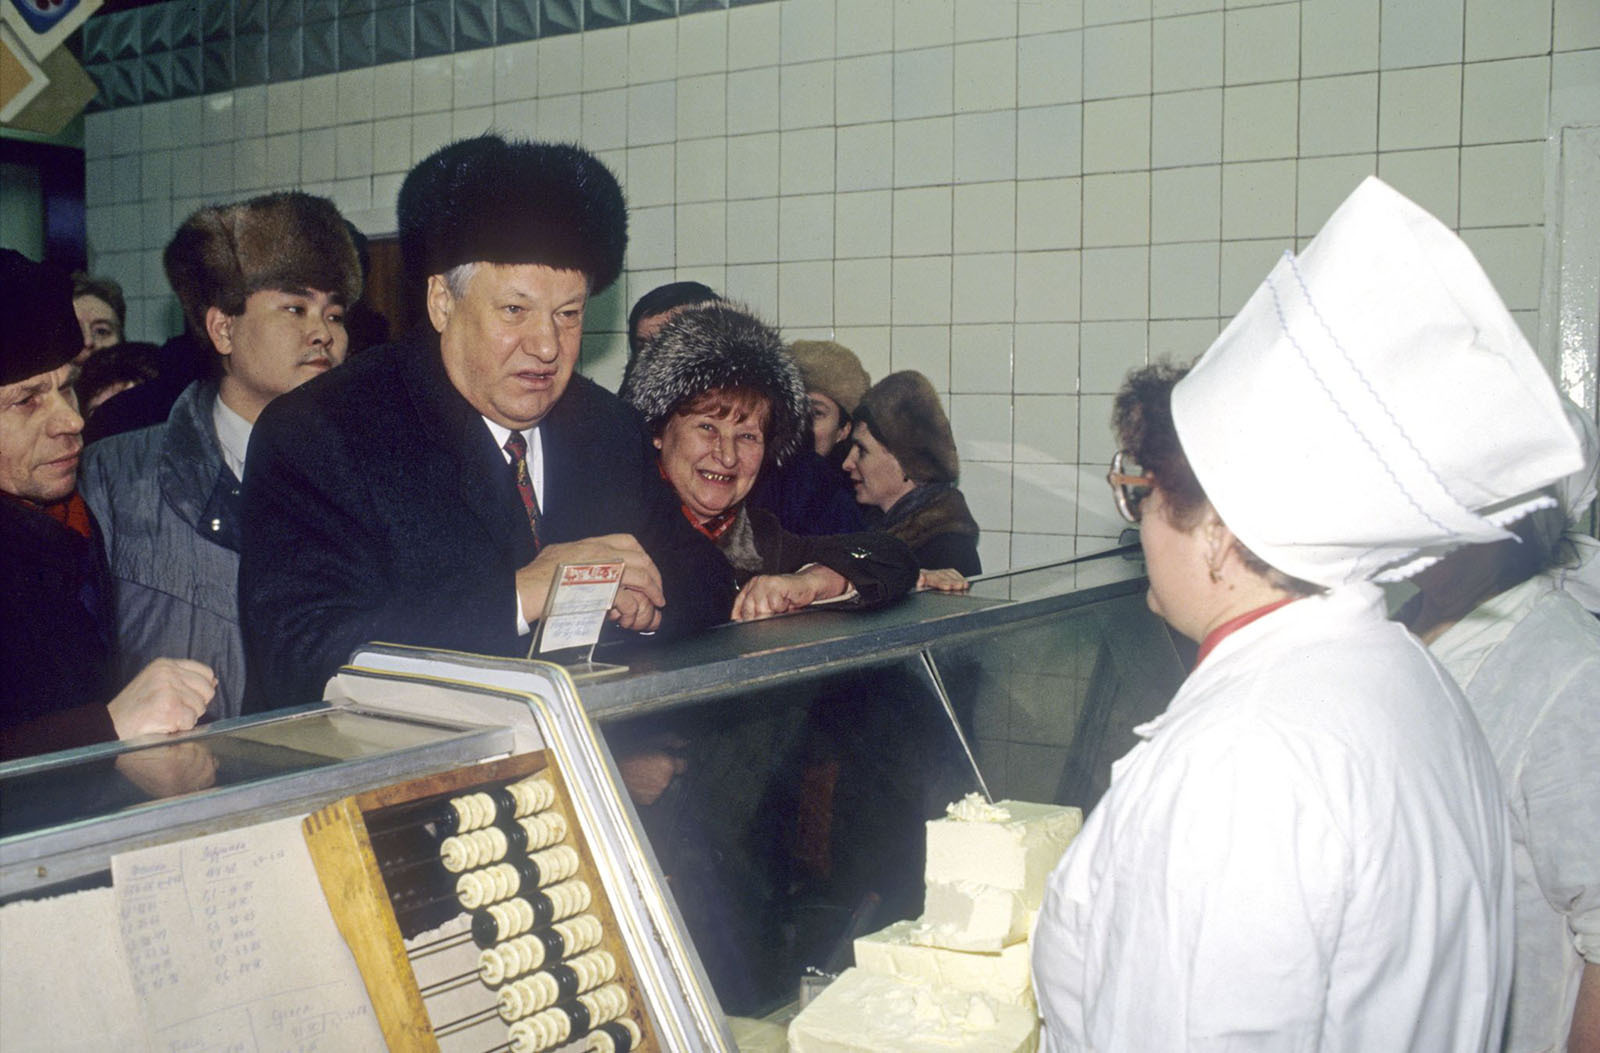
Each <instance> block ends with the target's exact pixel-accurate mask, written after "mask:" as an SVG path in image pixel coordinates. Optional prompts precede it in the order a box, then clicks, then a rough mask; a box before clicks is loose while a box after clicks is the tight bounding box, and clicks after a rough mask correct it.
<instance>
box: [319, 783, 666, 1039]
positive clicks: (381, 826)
mask: <svg viewBox="0 0 1600 1053" xmlns="http://www.w3.org/2000/svg"><path fill="white" fill-rule="evenodd" d="M546 786H547V787H548V789H546V788H545V787H546ZM573 815H574V811H573V807H572V799H571V797H570V795H569V791H568V787H567V784H566V782H565V780H564V779H563V778H562V776H561V773H560V771H559V770H558V769H557V768H556V767H555V765H552V764H549V763H548V762H547V759H546V756H545V754H544V753H542V752H539V753H527V754H521V755H518V756H514V757H508V758H505V759H503V760H499V761H493V762H490V763H488V764H481V765H472V766H468V767H465V768H458V769H456V770H454V771H448V772H442V773H439V774H436V775H430V776H427V777H424V778H421V779H416V780H413V781H411V782H406V783H399V784H396V785H393V786H386V787H382V788H380V789H377V790H372V791H369V792H367V793H363V794H357V795H356V796H354V797H346V798H344V799H342V800H339V801H336V802H334V803H333V804H330V805H328V806H327V807H325V808H323V809H321V810H320V811H318V812H315V813H313V814H312V815H309V816H307V817H306V819H305V821H304V823H303V824H302V826H303V829H304V832H305V839H306V844H307V846H308V848H309V850H310V853H311V858H312V861H313V862H314V863H315V865H316V868H317V876H318V879H319V880H320V881H321V883H322V889H323V893H324V895H325V896H326V898H327V900H328V905H329V907H330V909H331V910H332V913H333V917H334V921H335V922H336V924H337V925H338V927H339V931H340V933H341V934H342V935H343V936H344V938H345V942H346V943H348V944H349V946H350V950H351V953H352V954H353V955H354V957H355V960H356V964H357V966H358V967H359V968H360V970H361V975H362V979H363V981H364V982H365V984H366V988H367V993H368V995H369V996H370V997H371V999H372V1005H373V1011H374V1013H375V1015H376V1017H377V1019H378V1023H379V1026H380V1027H381V1028H382V1030H383V1035H384V1039H385V1041H386V1042H387V1044H388V1046H389V1049H390V1050H419V1051H429V1053H431V1051H445V1053H455V1051H462V1053H467V1051H471V1053H479V1051H485V1050H496V1049H506V1048H510V1049H512V1050H513V1051H516V1053H542V1051H545V1050H568V1049H570V1050H584V1051H594V1053H625V1051H626V1053H632V1051H635V1050H645V1051H651V1053H654V1051H656V1050H657V1049H658V1048H659V1047H658V1043H657V1041H656V1040H655V1038H654V1035H653V1030H652V1028H651V1026H650V1020H649V1016H648V1014H647V1012H646V1010H645V1003H644V1000H643V998H642V997H641V990H640V986H639V982H638V978H637V974H636V972H635V969H634V965H633V962H632V959H631V958H630V956H629V953H628V949H627V947H626V946H625V945H624V944H623V942H622V940H621V938H620V936H619V933H620V932H621V929H620V928H619V926H618V924H617V918H616V916H615V914H614V912H613V910H612V907H611V903H610V901H609V900H608V898H607V896H606V893H605V886H604V884H603V883H602V882H601V880H600V875H599V872H598V871H597V869H596V867H595V860H594V855H593V853H592V852H591V851H590V849H589V847H588V844H587V842H586V840H585V838H584V835H583V832H582V830H580V829H579V828H578V825H577V824H576V823H575V822H573V821H572V816H573ZM441 852H443V853H444V854H445V855H446V856H448V857H449V858H448V860H445V859H441V858H440V853H441ZM450 879H454V880H453V881H451V880H450ZM452 884H453V885H454V886H455V887H451V885H452ZM530 885H531V886H537V888H535V889H532V890H530V887H529V886H530ZM458 890H459V892H458ZM464 902H465V903H470V904H473V907H472V908H469V907H467V906H465V905H464ZM591 918H592V919H593V921H591V920H589V919H591ZM596 922H597V923H598V924H595V923H596ZM480 948H485V951H480ZM488 948H499V950H498V951H497V952H496V953H486V951H487V949H488ZM491 980H492V981H493V983H491V982H490V981H491ZM508 1024H509V1029H508Z"/></svg>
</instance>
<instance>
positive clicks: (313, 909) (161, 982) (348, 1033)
mask: <svg viewBox="0 0 1600 1053" xmlns="http://www.w3.org/2000/svg"><path fill="white" fill-rule="evenodd" d="M111 873H112V883H113V887H114V890H115V893H116V903H117V910H118V915H119V918H120V924H121V930H122V937H123V943H124V946H125V947H126V951H127V956H128V965H129V968H130V971H131V973H132V977H133V987H134V990H135V991H136V992H137V994H138V997H139V1001H140V1002H141V1003H142V1004H143V1006H144V1010H145V1017H146V1020H147V1022H148V1028H149V1031H150V1033H151V1035H152V1036H153V1037H154V1039H155V1045H156V1048H158V1049H162V1050H170V1051H178V1050H189V1049H207V1050H234V1049H239V1050H252V1051H260V1053H267V1051H276V1050H285V1051H287V1050H295V1051H306V1050H314V1049H323V1050H340V1051H343V1050H369V1049H370V1050H381V1049H383V1037H382V1034H381V1033H380V1031H379V1030H378V1024H377V1021H376V1019H375V1018H374V1016H373V1013H372V1005H371V1002H370V1001H369V1000H368V998H367V994H366V989H365V988H364V987H363V986H362V983H361V975H360V972H359V971H358V970H357V968H356V965H355V960H354V959H353V958H352V957H351V955H350V951H349V948H348V947H347V946H346V945H345V942H344V940H343V938H342V937H340V935H339V931H338V929H337V928H336V927H335V925H334V921H333V916H332V914H331V913H330V912H329V910H328V905H327V901H326V900H325V899H324V898H323V895H322V887H321V886H320V885H319V884H318V882H317V876H316V871H315V869H314V867H313V866H312V863H311V857H310V855H309V854H308V852H307V851H306V847H305V841H304V840H303V839H302V837H301V833H300V820H299V819H298V818H290V819H282V820H278V821H276V822H272V823H264V824H261V825H259V826H253V827H247V828H244V829H240V830H233V831H229V832H227V833H224V834H216V835H213V836H210V837H202V838H196V839H194V840H190V841H184V842H180V843H178V844H174V845H165V846H162V847H159V848H150V849H143V850H140V851H137V852H129V853H125V854H123V855H119V856H115V857H113V859H112V861H111Z"/></svg>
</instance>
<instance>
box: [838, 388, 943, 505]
mask: <svg viewBox="0 0 1600 1053" xmlns="http://www.w3.org/2000/svg"><path fill="white" fill-rule="evenodd" d="M855 417H856V420H858V421H862V422H864V423H865V424H866V425H867V427H868V428H870V429H872V434H873V435H874V436H876V437H877V439H878V441H879V442H881V443H883V444H884V445H885V446H887V447H888V448H889V452H890V453H892V454H894V457H895V460H897V461H899V462H900V467H901V469H902V470H904V472H905V473H906V476H907V478H909V479H912V480H914V481H916V482H919V483H953V482H955V481H956V479H957V478H958V477H960V475H961V461H960V459H959V458H958V457H957V456H956V440H955V436H954V435H952V434H951V433H950V419H949V418H948V417H946V416H945V415H944V407H943V406H941V405H940V404H939V393H938V392H937V391H935V390H933V384H932V383H931V382H930V381H929V380H928V378H927V377H925V376H923V375H922V374H921V373H918V372H917V371H916V370H914V369H907V370H903V371H901V372H899V373H890V374H889V375H888V376H886V377H884V378H883V379H882V380H880V381H878V382H877V383H876V384H874V385H873V386H872V387H871V389H870V390H868V391H867V393H866V394H865V395H863V396H862V397H861V404H860V405H859V406H857V407H856V413H855Z"/></svg>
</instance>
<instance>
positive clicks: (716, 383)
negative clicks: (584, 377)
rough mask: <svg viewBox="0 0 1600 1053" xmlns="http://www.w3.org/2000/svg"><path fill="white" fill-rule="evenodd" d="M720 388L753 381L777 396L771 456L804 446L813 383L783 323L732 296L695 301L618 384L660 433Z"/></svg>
mask: <svg viewBox="0 0 1600 1053" xmlns="http://www.w3.org/2000/svg"><path fill="white" fill-rule="evenodd" d="M717 388H748V389H750V390H752V391H757V392H760V393H761V394H763V395H765V396H766V397H767V398H768V400H770V401H771V403H772V418H771V420H770V421H769V422H768V424H767V451H766V458H767V460H768V461H769V462H774V463H781V462H782V461H783V460H784V459H786V458H787V457H788V456H789V455H790V454H792V453H794V452H795V450H797V449H799V448H800V444H801V440H802V439H803V438H804V437H805V433H806V432H807V431H808V430H809V415H808V413H807V403H806V388H805V385H804V384H803V383H801V381H800V369H799V367H798V366H796V365H795V364H794V359H793V358H791V357H789V352H788V351H787V350H785V349H784V346H783V339H782V337H780V336H778V331H777V330H776V329H774V328H772V327H771V326H770V325H767V324H766V323H765V322H763V321H761V320H760V319H759V318H757V317H755V315H753V314H751V313H750V312H749V310H747V309H746V308H743V307H739V306H737V305H735V304H730V303H714V304H706V305H705V306H702V307H691V308H689V309H688V310H686V311H684V312H682V313H680V314H678V315H676V316H674V317H673V319H672V320H671V321H670V322H668V323H667V324H666V325H664V326H662V327H661V330H660V332H658V333H656V335H655V338H654V339H653V340H651V341H650V343H648V344H646V345H645V347H644V350H643V351H641V352H640V353H639V357H638V358H637V359H635V360H634V364H633V371H632V372H631V373H629V374H628V378H627V380H626V381H624V382H623V385H622V390H621V391H620V392H618V394H620V395H621V396H622V399H623V401H624V402H627V403H629V404H630V405H632V406H633V408H634V409H636V410H638V411H639V412H640V413H642V414H644V419H645V423H646V424H647V425H648V426H649V428H650V430H651V431H652V432H653V433H655V434H657V435H659V434H660V433H661V430H662V428H664V427H666V423H667V420H668V418H670V417H671V416H672V414H673V413H675V412H676V411H677V409H678V407H680V406H682V405H683V404H684V403H685V402H687V401H689V400H690V399H692V398H695V397H697V396H699V395H703V394H705V393H706V392H708V391H714V390H716V389H717Z"/></svg>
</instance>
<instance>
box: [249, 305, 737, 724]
mask: <svg viewBox="0 0 1600 1053" xmlns="http://www.w3.org/2000/svg"><path fill="white" fill-rule="evenodd" d="M540 438H541V442H542V444H543V449H544V480H545V482H544V502H543V508H542V513H543V518H542V520H541V522H540V533H541V537H542V538H543V540H544V541H546V542H561V541H576V540H580V539H582V538H586V537H595V536H598V535H602V534H613V533H626V534H632V535H634V536H635V537H636V538H637V539H638V540H639V543H640V544H641V545H642V546H643V547H644V549H645V551H646V552H648V553H649V554H650V557H651V559H653V560H654V561H655V564H656V566H657V567H658V568H659V569H660V571H661V577H662V585H663V588H664V590H665V593H666V599H667V606H666V607H665V608H664V609H663V611H662V626H661V629H662V631H661V633H660V634H659V638H670V637H672V636H674V635H678V634H682V633H685V632H689V631H693V630H695V629H698V628H701V627H703V626H706V625H710V624H713V623H715V622H720V621H724V620H726V618H727V616H728V612H729V610H731V609H732V606H733V596H734V594H735V591H736V590H735V589H734V586H733V578H732V572H731V570H730V569H729V567H728V563H727V561H726V560H724V559H723V558H722V555H721V553H719V552H718V551H717V550H716V547H715V546H714V545H712V544H711V542H710V541H708V540H706V539H705V538H704V537H702V536H700V535H699V534H698V533H696V532H695V530H694V529H693V528H692V527H690V525H689V524H688V522H687V521H686V520H685V519H684V518H683V514H682V513H681V512H680V511H679V510H678V500H677V497H676V496H675V495H674V494H673V493H672V491H671V489H670V488H669V487H668V486H667V484H666V482H665V480H663V479H662V478H661V476H660V473H659V472H658V471H657V470H656V458H655V451H654V450H653V449H652V448H651V447H650V445H649V443H648V442H647V440H646V438H645V435H644V432H643V431H642V429H641V428H640V427H639V424H638V421H637V418H635V416H634V415H633V413H632V411H630V410H629V409H627V407H625V406H624V405H623V404H622V403H621V402H620V401H618V400H617V398H616V397H615V396H614V395H612V394H610V393H609V392H606V391H604V390H603V389H601V388H599V387H598V386H596V385H595V384H594V383H593V382H591V381H589V380H587V379H586V378H584V377H580V376H574V377H573V378H572V381H571V383H570V384H569V385H568V386H567V390H566V392H565V393H564V394H563V395H562V397H561V400H560V401H559V402H558V403H557V404H556V405H555V406H554V407H553V408H552V409H551V410H550V412H549V413H548V414H547V415H546V417H545V418H544V420H543V421H542V422H541V424H540ZM533 557H534V547H533V538H532V533H531V531H530V530H529V528H528V520H527V515H526V513H525V512H524V510H523V507H522V503H521V501H520V499H519V498H518V496H517V491H516V486H515V482H514V480H513V478H512V475H511V470H510V468H509V467H508V466H507V464H506V461H505V456H504V454H503V453H502V452H501V451H500V450H499V449H498V448H496V446H495V442H494V439H493V437H492V436H491V434H490V432H489V429H488V428H487V427H486V426H485V425H484V423H483V418H482V417H481V416H479V414H478V412H477V411H476V410H474V409H473V408H472V406H471V405H470V404H469V403H468V402H467V400H466V399H465V398H463V397H462V396H461V395H460V393H459V392H457V391H456V389H455V388H454V387H453V386H452V385H451V383H450V379H449V377H448V376H447V375H446V373H445V370H444V364H443V361H442V360H441V358H440V355H439V338H438V335H437V334H435V333H432V332H426V333H421V334H417V335H415V336H412V337H409V338H407V339H406V340H403V341H401V342H398V343H394V344H387V345H385V346H383V347H380V348H374V349H372V350H370V351H366V352H363V353H362V354H361V355H359V356H358V357H356V358H354V359H351V360H350V362H349V363H347V364H346V365H344V366H343V367H341V368H339V369H336V370H334V371H332V372H331V373H328V374H327V375H325V376H323V377H318V378H316V379H315V380H313V381H311V382H310V383H308V384H305V385H303V386H302V387H300V388H298V389H296V390H295V391H292V392H290V393H289V394H287V395H283V396H281V397H279V398H277V399H275V400H274V401H273V402H272V404H271V405H270V406H268V407H267V409H266V411H265V412H263V413H262V415H261V418H260V419H259V420H258V421H257V422H256V426H255V430H254V431H253V432H252V433H251V438H250V456H249V459H248V461H247V462H246V467H245V480H244V544H243V549H242V552H241V561H240V567H239V607H240V616H241V627H242V629H243V632H244V643H245V656H246V666H247V671H248V676H249V682H248V685H247V687H246V691H245V711H246V712H257V711H260V710H263V709H272V708H277V707H281V706H290V705H298V704H301V703H304V702H310V701H315V700H317V699H320V698H321V697H322V688H323V685H324V684H325V683H326V682H327V679H328V677H330V676H331V675H332V674H333V673H334V672H335V671H336V670H337V669H338V667H339V666H340V665H342V664H343V663H344V662H345V661H346V660H347V659H348V658H349V656H350V654H351V652H352V651H354V650H355V649H356V648H357V647H359V646H360V645H361V644H363V643H365V642H367V641H373V640H381V641H386V642H390V643H402V644H415V645H418V646H426V647H434V648H444V649H451V650H460V651H469V652H475V653H480V654H493V655H505V656H520V655H522V654H524V653H526V651H527V647H528V640H527V638H526V637H521V638H519V637H518V636H517V634H516V617H517V594H516V589H515V587H514V576H515V574H516V572H517V570H518V569H519V568H521V567H522V566H524V565H526V564H527V563H529V562H530V561H531V560H532V559H533Z"/></svg>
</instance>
